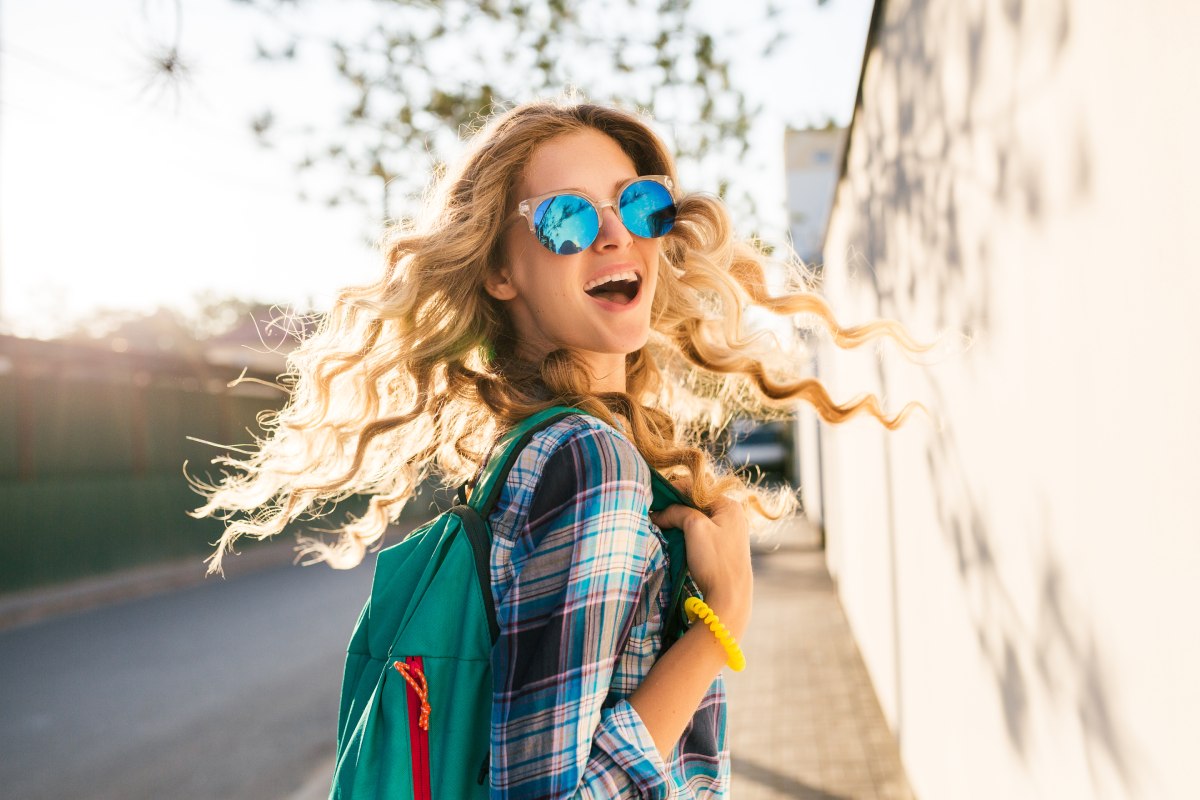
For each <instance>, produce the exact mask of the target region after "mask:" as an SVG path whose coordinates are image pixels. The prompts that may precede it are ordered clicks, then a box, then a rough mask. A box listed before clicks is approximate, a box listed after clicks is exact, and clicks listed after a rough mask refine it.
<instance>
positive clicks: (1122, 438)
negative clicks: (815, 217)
mask: <svg viewBox="0 0 1200 800" xmlns="http://www.w3.org/2000/svg"><path fill="white" fill-rule="evenodd" d="M1198 41H1200V4H1197V3H1192V2H1182V0H1181V1H1180V2H1166V0H1159V1H1158V2H1146V3H1139V4H1122V3H1115V2H1100V1H1098V0H1073V1H1072V0H1039V2H1037V3H1033V2H1022V1H1021V0H928V1H927V2H916V1H915V0H910V2H896V1H894V0H893V1H892V2H888V3H887V4H886V12H885V18H884V24H883V25H882V27H881V29H880V35H879V37H878V39H877V46H876V48H875V49H874V51H873V52H872V54H871V55H870V58H869V60H868V62H867V65H866V71H865V75H864V92H863V97H864V99H863V104H862V106H861V107H860V108H859V109H858V110H857V112H856V117H855V121H854V124H853V129H852V131H851V135H850V140H849V145H848V147H849V152H848V162H847V172H846V175H845V176H844V178H843V180H842V181H841V183H840V184H839V187H838V193H837V197H836V201H835V206H834V211H833V215H832V218H831V223H830V230H829V234H828V237H827V240H826V245H825V262H826V263H825V273H826V283H825V287H824V289H825V293H826V295H827V296H828V298H829V299H830V301H831V304H832V305H833V307H834V309H835V310H836V311H837V313H838V314H839V317H840V319H841V320H842V322H843V323H845V324H857V323H861V322H864V321H867V320H869V319H872V318H875V317H877V316H884V317H890V318H894V319H898V320H900V321H901V322H903V323H904V324H905V325H907V326H908V327H909V329H910V330H911V331H912V332H913V333H914V334H915V335H917V336H918V337H921V338H924V339H929V338H931V337H933V336H934V335H936V334H937V333H939V332H942V331H954V330H969V331H971V332H972V333H973V335H974V337H975V341H974V344H973V346H972V347H971V349H970V350H968V351H967V352H966V353H965V354H960V355H957V356H950V357H948V358H946V359H945V360H943V361H942V362H941V363H940V364H939V365H937V366H935V367H922V366H918V365H914V364H911V363H909V362H907V361H905V360H903V359H902V358H901V357H899V356H898V355H897V351H896V349H895V348H894V347H891V346H890V345H888V346H885V347H883V348H881V349H879V350H876V349H874V348H871V347H868V348H864V351H862V352H858V351H850V352H843V351H837V350H835V349H834V348H832V347H830V346H826V347H824V348H823V349H822V351H821V353H820V355H819V359H820V369H821V374H822V377H823V378H824V379H825V380H826V381H827V383H828V385H829V386H830V388H831V391H832V394H833V396H834V398H835V399H838V400H842V401H844V400H847V399H850V398H851V397H853V396H854V395H856V394H858V393H859V392H862V391H874V392H877V393H880V392H882V393H883V396H884V399H885V410H887V411H889V412H890V413H895V412H896V411H898V410H899V409H900V408H901V407H902V405H903V403H904V402H905V401H907V400H921V401H923V402H925V403H926V404H927V405H929V406H930V407H931V408H933V409H934V410H935V411H937V412H939V413H940V414H941V415H942V417H943V419H942V422H943V424H944V427H943V429H941V430H938V429H937V427H936V426H934V425H932V424H930V423H929V422H927V421H926V419H925V418H924V417H922V416H915V417H913V418H911V419H910V420H909V422H908V423H907V424H906V425H905V426H904V427H903V428H902V429H900V430H899V431H897V432H894V433H889V432H887V431H885V430H884V429H883V428H882V427H881V426H879V425H878V424H877V423H875V422H874V421H873V420H871V419H870V418H866V417H859V418H857V419H855V420H853V421H851V422H849V423H847V424H844V425H840V426H828V425H824V424H822V426H821V431H822V436H823V440H822V442H823V446H824V453H823V463H824V471H823V475H822V478H823V481H824V495H825V498H824V499H825V507H824V509H823V514H824V521H825V528H826V535H827V537H828V558H829V564H830V569H831V571H832V572H833V573H834V574H835V577H836V579H837V581H838V586H839V591H840V593H841V597H842V601H843V604H844V605H845V608H846V611H847V614H848V615H849V617H850V620H851V624H852V626H853V628H854V631H855V633H856V636H857V638H858V641H859V644H860V647H861V648H862V651H863V655H864V657H865V659H866V662H867V665H868V668H869V669H870V672H871V675H872V678H873V680H874V682H875V687H876V690H877V692H878V695H879V697H880V700H881V702H882V704H883V706H884V709H885V713H886V714H887V716H888V718H889V720H890V722H891V723H892V725H893V727H894V729H895V731H896V733H897V736H898V738H899V741H900V745H901V750H902V754H903V758H904V761H905V765H906V767H907V770H908V773H909V777H910V780H911V782H912V784H913V786H914V789H915V791H916V793H917V795H918V796H919V797H920V798H921V799H922V800H962V799H963V798H971V799H972V800H980V799H983V798H996V799H997V800H999V799H1000V798H1004V800H1012V798H1038V797H1042V798H1053V799H1054V800H1068V799H1073V798H1080V800H1082V799H1083V798H1146V799H1147V800H1150V799H1151V798H1152V799H1153V800H1166V799H1167V798H1194V797H1200V788H1198V786H1200V783H1198V781H1197V773H1196V769H1195V759H1196V751H1197V746H1198V745H1200V733H1197V723H1198V721H1200V621H1198V620H1200V511H1198V510H1197V508H1196V502H1195V500H1194V498H1195V497H1196V496H1197V487H1200V455H1198V453H1200V408H1197V406H1200V327H1198V322H1200V308H1198V306H1200V258H1198V257H1200V203H1198V202H1197V192H1200V158H1198V155H1197V152H1198V145H1200V139H1198V136H1197V132H1198V131H1200V124H1198V123H1200V102H1197V100H1198V98H1197V90H1196V88H1195V86H1196V74H1197V72H1198V68H1200V60H1198V59H1197V57H1196V56H1195V55H1193V54H1194V53H1195V52H1196V43H1197V42H1198Z"/></svg>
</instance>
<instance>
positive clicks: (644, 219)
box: [620, 181, 675, 239]
mask: <svg viewBox="0 0 1200 800" xmlns="http://www.w3.org/2000/svg"><path fill="white" fill-rule="evenodd" d="M620 206H621V221H622V222H624V223H625V227H626V228H628V229H629V232H630V233H632V234H634V235H635V236H640V237H642V238H643V239H657V238H658V237H659V236H665V235H666V233H667V231H669V230H671V228H672V227H673V226H674V225H675V201H674V200H673V199H671V193H670V192H669V191H667V187H665V186H663V185H662V184H661V183H659V182H658V181H636V182H634V183H631V184H629V185H628V186H626V187H625V191H623V192H621V203H620Z"/></svg>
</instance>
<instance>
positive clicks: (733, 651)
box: [683, 597, 746, 672]
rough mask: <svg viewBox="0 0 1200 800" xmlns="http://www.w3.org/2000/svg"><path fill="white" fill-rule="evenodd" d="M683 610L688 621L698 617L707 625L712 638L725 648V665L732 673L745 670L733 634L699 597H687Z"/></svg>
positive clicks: (741, 654) (744, 664)
mask: <svg viewBox="0 0 1200 800" xmlns="http://www.w3.org/2000/svg"><path fill="white" fill-rule="evenodd" d="M683 610H684V611H686V612H687V615H688V619H690V620H691V621H692V622H695V621H696V618H697V617H699V618H700V619H701V620H703V621H704V623H705V624H706V625H708V629H709V630H710V631H712V632H713V636H716V637H717V641H718V642H720V643H721V646H722V647H724V648H725V653H726V654H727V655H728V656H729V657H728V658H727V659H726V661H725V663H726V664H728V665H729V668H730V669H732V670H733V671H734V672H741V671H742V670H744V669H745V668H746V656H745V655H744V654H743V653H742V648H741V647H739V646H738V643H737V639H735V638H733V634H731V633H730V632H729V629H728V628H726V627H725V626H724V625H723V624H722V623H721V618H720V617H718V616H717V615H716V614H714V613H713V610H712V609H711V608H709V607H708V604H707V603H705V602H704V601H703V600H701V599H700V598H699V597H689V598H688V599H687V600H685V601H684V602H683Z"/></svg>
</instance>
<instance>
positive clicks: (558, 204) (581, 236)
mask: <svg viewBox="0 0 1200 800" xmlns="http://www.w3.org/2000/svg"><path fill="white" fill-rule="evenodd" d="M533 229H534V232H536V233H537V238H538V241H539V242H541V243H542V246H543V247H545V248H546V249H547V250H549V251H550V252H551V253H557V254H558V255H560V256H565V255H570V254H571V253H578V252H581V251H583V250H586V249H587V248H589V247H591V245H592V242H594V241H596V234H597V233H599V232H600V220H599V219H598V218H597V217H596V209H594V208H592V204H591V203H589V202H588V201H587V200H584V199H583V198H582V197H576V196H575V195H573V194H560V195H556V196H555V197H551V198H550V199H549V200H544V201H542V203H541V204H540V205H538V207H537V210H536V211H534V212H533Z"/></svg>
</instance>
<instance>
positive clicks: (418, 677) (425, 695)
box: [392, 656, 431, 800]
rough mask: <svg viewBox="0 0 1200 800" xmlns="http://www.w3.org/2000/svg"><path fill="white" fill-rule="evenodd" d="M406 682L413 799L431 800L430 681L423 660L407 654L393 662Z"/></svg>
mask: <svg viewBox="0 0 1200 800" xmlns="http://www.w3.org/2000/svg"><path fill="white" fill-rule="evenodd" d="M392 666H393V667H395V669H396V671H397V672H399V673H400V674H401V675H402V676H404V681H405V683H407V684H408V687H407V689H408V740H409V744H410V746H409V750H410V751H411V755H412V778H413V800H431V795H430V786H429V711H430V706H429V683H428V682H427V681H426V679H425V662H424V660H423V659H422V658H421V657H420V656H408V657H407V658H405V659H404V661H402V662H401V661H396V662H395V663H393V664H392Z"/></svg>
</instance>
